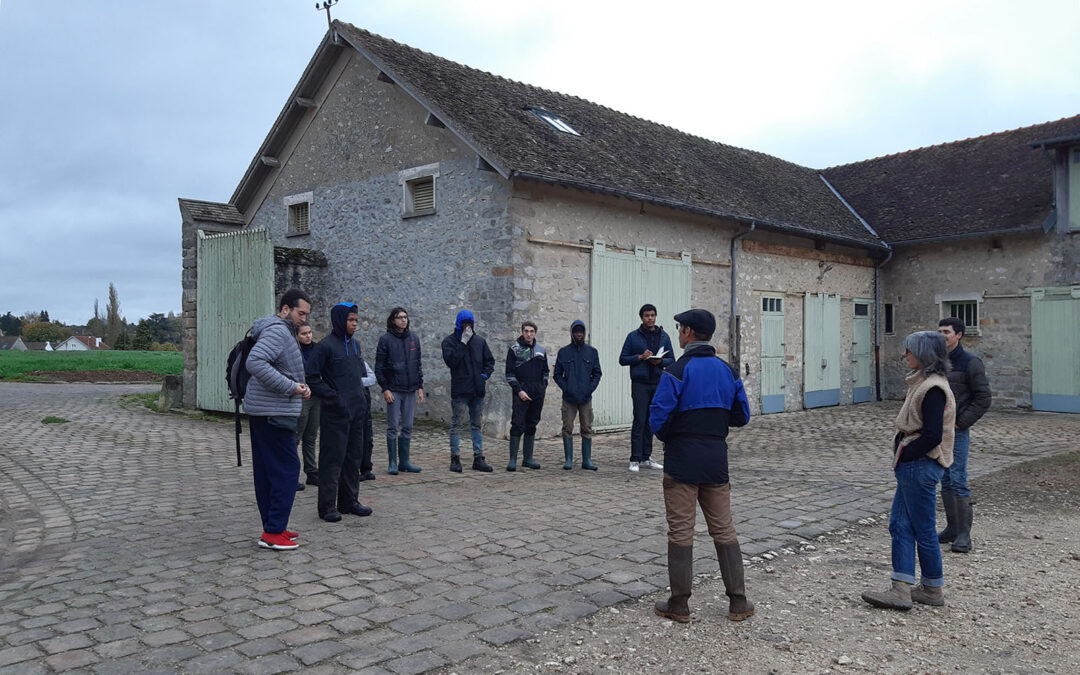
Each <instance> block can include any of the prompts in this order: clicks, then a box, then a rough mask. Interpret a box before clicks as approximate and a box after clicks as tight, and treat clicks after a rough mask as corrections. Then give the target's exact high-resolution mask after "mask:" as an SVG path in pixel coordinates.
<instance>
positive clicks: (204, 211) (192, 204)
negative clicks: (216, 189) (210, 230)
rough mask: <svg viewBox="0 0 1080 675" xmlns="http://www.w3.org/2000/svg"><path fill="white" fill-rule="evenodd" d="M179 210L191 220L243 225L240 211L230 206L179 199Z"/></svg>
mask: <svg viewBox="0 0 1080 675" xmlns="http://www.w3.org/2000/svg"><path fill="white" fill-rule="evenodd" d="M180 208H181V209H182V210H184V211H186V212H187V213H188V214H189V215H190V216H191V218H192V219H193V220H201V221H206V222H210V223H223V224H226V225H243V224H244V217H243V216H242V215H240V211H239V210H237V208H236V207H235V206H233V205H232V204H220V203H218V202H202V201H199V200H197V199H181V200H180Z"/></svg>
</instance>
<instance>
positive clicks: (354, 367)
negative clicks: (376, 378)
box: [307, 302, 371, 523]
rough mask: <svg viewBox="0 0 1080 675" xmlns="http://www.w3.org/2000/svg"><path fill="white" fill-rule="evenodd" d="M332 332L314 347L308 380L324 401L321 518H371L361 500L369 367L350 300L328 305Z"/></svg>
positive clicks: (320, 440)
mask: <svg viewBox="0 0 1080 675" xmlns="http://www.w3.org/2000/svg"><path fill="white" fill-rule="evenodd" d="M330 323H331V325H332V326H333V331H332V332H331V333H330V335H327V336H326V337H325V338H323V339H322V340H320V341H319V344H317V345H315V351H314V352H312V354H311V357H310V358H309V359H308V362H307V382H308V385H309V386H310V387H311V391H312V393H314V394H315V395H316V396H318V397H319V398H320V399H321V400H322V415H321V418H320V420H319V505H318V508H319V517H320V518H322V519H323V520H325V521H327V522H329V523H336V522H338V521H340V520H341V514H342V513H348V514H352V515H354V516H370V515H371V509H370V508H368V507H366V506H364V505H362V504H361V503H360V502H359V492H360V463H361V461H362V457H363V453H364V419H365V417H366V416H367V412H368V402H367V397H366V396H365V395H364V394H365V391H366V389H365V387H364V383H363V379H364V375H365V374H366V373H367V368H366V367H365V366H364V359H363V358H362V357H361V356H360V345H359V344H357V343H356V340H355V339H353V334H354V333H355V332H356V327H357V326H358V325H359V323H360V316H359V312H358V310H357V308H356V305H354V304H352V303H345V302H343V303H339V304H337V305H334V306H333V307H332V308H331V309H330Z"/></svg>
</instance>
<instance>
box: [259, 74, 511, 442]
mask: <svg viewBox="0 0 1080 675" xmlns="http://www.w3.org/2000/svg"><path fill="white" fill-rule="evenodd" d="M377 74H378V71H377V70H376V69H375V68H374V67H373V66H371V65H370V64H369V63H368V62H367V61H365V60H364V59H363V58H362V57H359V56H353V57H351V61H350V62H349V64H348V65H347V66H346V67H345V69H344V71H343V73H342V75H341V77H340V78H339V79H338V80H337V84H336V85H335V86H334V88H333V90H332V91H330V92H329V93H328V95H327V96H326V98H325V100H324V101H323V103H322V105H321V107H320V110H319V112H318V114H317V115H316V117H315V118H314V119H313V120H312V122H311V124H310V125H309V126H308V127H307V128H306V131H305V132H304V133H303V136H302V137H301V138H300V139H299V141H298V142H297V143H296V144H295V149H294V150H293V153H292V155H291V156H290V157H289V158H288V161H286V162H284V163H283V164H284V165H283V166H282V167H281V168H280V170H278V171H277V172H276V173H275V176H274V179H273V180H274V184H273V187H272V188H271V189H270V190H269V192H268V193H267V196H266V198H265V199H264V200H263V201H262V203H261V204H260V205H259V206H258V208H257V210H256V212H255V214H254V217H253V218H252V220H251V224H250V227H266V228H268V229H269V230H270V232H271V238H272V239H273V241H274V243H275V244H276V245H278V246H284V247H292V248H297V247H299V248H304V249H311V250H315V251H318V252H320V253H322V254H323V255H325V257H326V260H327V263H328V266H327V268H326V270H325V272H324V273H323V274H322V275H321V277H320V276H316V275H311V274H308V275H307V276H306V277H305V276H304V275H303V274H301V275H300V276H298V277H297V281H298V282H299V283H300V284H314V286H313V287H310V288H306V289H305V290H307V291H308V292H309V293H310V294H311V295H312V300H313V302H314V305H315V306H314V309H313V312H312V316H311V319H310V321H311V323H312V325H313V328H314V330H315V332H316V337H321V336H324V335H326V334H327V333H329V331H330V314H329V312H330V307H331V306H332V305H334V304H335V303H337V302H341V301H350V302H355V303H357V305H358V306H359V308H360V329H359V334H358V339H359V341H360V346H361V349H362V351H363V354H364V358H365V360H367V362H368V363H369V364H371V365H372V366H374V364H375V346H376V344H377V341H378V338H379V336H381V335H382V334H383V333H384V332H385V330H386V317H387V316H388V315H389V312H390V309H391V308H392V307H394V306H396V305H400V306H402V307H405V308H406V309H407V310H408V312H409V315H410V319H411V326H412V329H413V330H414V331H415V332H416V333H417V334H418V335H419V336H420V339H421V347H422V351H423V367H424V376H425V394H426V395H427V397H428V401H427V402H425V403H424V404H423V405H421V406H419V407H418V410H417V416H418V417H420V418H424V417H430V418H436V419H444V420H447V419H449V415H450V403H449V394H450V392H449V371H448V369H447V368H446V366H445V365H444V364H443V362H442V353H441V347H440V346H441V342H442V339H443V338H444V337H445V336H446V335H447V334H449V333H450V332H451V331H452V330H453V327H454V317H455V316H456V315H457V312H458V310H460V309H463V308H468V309H471V310H473V312H474V313H475V314H476V315H477V330H478V332H479V333H480V334H482V335H484V336H485V337H487V338H488V339H489V341H490V342H491V346H492V351H493V353H495V354H496V357H497V359H498V360H499V367H501V366H502V363H501V355H500V354H499V345H500V344H502V345H505V343H504V341H503V340H504V338H505V335H506V329H505V326H506V325H507V321H508V318H509V316H510V311H511V310H510V307H511V305H512V303H513V283H514V280H513V276H512V274H511V268H510V244H509V240H510V231H509V225H508V219H507V216H506V211H507V204H508V202H509V199H510V197H509V195H510V191H509V184H508V183H507V182H506V181H505V180H504V179H503V178H501V177H500V176H499V175H498V174H496V173H492V172H489V171H482V170H480V169H478V168H477V166H476V158H475V155H474V154H471V151H470V150H469V149H468V148H467V147H466V146H464V145H463V144H462V143H461V142H460V141H458V140H457V139H456V138H455V137H454V136H453V134H452V133H451V132H449V131H448V130H446V129H440V128H437V127H433V126H428V125H426V124H424V120H425V118H426V116H427V113H426V111H425V110H424V109H423V108H422V107H421V106H419V105H418V104H417V103H415V101H413V100H412V99H411V98H410V97H409V96H408V95H407V94H405V93H404V92H403V91H402V90H401V89H400V88H398V87H396V86H394V85H392V84H388V83H385V82H379V81H376V79H375V77H376V75H377ZM432 164H435V165H437V168H436V171H437V177H436V179H435V204H436V208H435V213H434V214H431V215H424V216H416V217H403V215H402V214H403V186H402V184H401V182H400V175H399V172H401V171H403V170H407V169H411V168H414V167H419V166H426V165H432ZM305 192H312V201H311V204H310V207H309V213H310V233H309V234H305V235H300V236H289V234H288V210H287V208H286V206H285V204H284V199H285V197H288V196H290V195H296V194H301V193H305ZM278 271H279V274H281V273H282V270H280V269H279V270H278ZM504 348H505V346H504ZM494 379H495V378H493V380H494ZM488 398H489V401H491V402H489V404H488V408H489V409H493V408H497V406H496V405H494V404H493V401H495V400H496V399H499V398H500V397H497V396H491V395H490V394H489V397H488ZM374 399H375V401H376V406H377V407H378V408H381V407H382V406H383V403H382V400H381V397H378V396H376V397H374ZM491 415H492V416H493V419H502V418H503V417H505V416H506V415H503V414H502V413H500V412H499V411H498V410H492V411H491ZM376 435H381V432H378V431H377V432H376Z"/></svg>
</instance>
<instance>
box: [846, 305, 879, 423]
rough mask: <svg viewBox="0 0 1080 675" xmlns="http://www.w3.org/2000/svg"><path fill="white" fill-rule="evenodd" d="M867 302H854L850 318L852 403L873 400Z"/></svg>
mask: <svg viewBox="0 0 1080 675" xmlns="http://www.w3.org/2000/svg"><path fill="white" fill-rule="evenodd" d="M872 305H873V303H871V302H870V301H869V300H856V301H855V304H854V307H853V313H854V316H853V317H852V326H851V328H852V337H853V338H854V339H853V340H852V341H851V352H852V354H851V365H852V368H853V370H854V371H855V372H854V377H855V382H854V386H853V387H852V389H851V402H852V403H865V402H867V401H869V400H870V399H871V398H873V390H874V388H873V370H872V367H871V366H872V364H871V360H870V354H871V350H872V348H873V346H872V344H871V340H870V307H871V306H872Z"/></svg>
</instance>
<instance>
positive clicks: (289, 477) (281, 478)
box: [248, 415, 300, 534]
mask: <svg viewBox="0 0 1080 675" xmlns="http://www.w3.org/2000/svg"><path fill="white" fill-rule="evenodd" d="M248 423H249V425H250V429H251V475H252V476H253V477H254V479H255V501H256V502H257V503H258V505H259V515H260V516H262V524H263V532H268V533H270V534H281V533H282V532H284V531H285V528H286V527H288V525H289V514H290V513H292V506H293V500H294V499H295V498H296V483H297V481H298V480H299V478H300V458H299V457H297V456H296V433H295V432H292V431H289V430H287V429H282V428H280V427H275V426H273V425H271V424H270V418H269V417H259V416H256V415H250V416H248Z"/></svg>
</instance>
